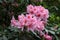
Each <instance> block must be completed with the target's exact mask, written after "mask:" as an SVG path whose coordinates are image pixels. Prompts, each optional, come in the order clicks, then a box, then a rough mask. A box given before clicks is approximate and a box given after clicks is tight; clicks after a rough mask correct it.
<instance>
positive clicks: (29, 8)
mask: <svg viewBox="0 0 60 40" xmlns="http://www.w3.org/2000/svg"><path fill="white" fill-rule="evenodd" d="M33 9H34V8H33V5H31V4H30V5H28V6H27V13H31V14H33V13H34V11H33Z"/></svg>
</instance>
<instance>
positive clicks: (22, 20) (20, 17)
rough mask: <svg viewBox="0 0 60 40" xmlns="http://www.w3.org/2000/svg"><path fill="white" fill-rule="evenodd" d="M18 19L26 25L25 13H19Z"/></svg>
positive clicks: (21, 23)
mask: <svg viewBox="0 0 60 40" xmlns="http://www.w3.org/2000/svg"><path fill="white" fill-rule="evenodd" d="M18 21H19V22H20V25H21V26H24V25H25V16H24V15H23V14H21V15H18Z"/></svg>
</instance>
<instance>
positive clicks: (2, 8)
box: [0, 0, 60, 40]
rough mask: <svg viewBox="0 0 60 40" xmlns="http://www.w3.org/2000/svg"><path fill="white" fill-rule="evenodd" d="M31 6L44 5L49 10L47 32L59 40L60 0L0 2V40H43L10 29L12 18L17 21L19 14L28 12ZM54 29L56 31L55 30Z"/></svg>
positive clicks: (55, 39) (6, 0)
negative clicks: (27, 9) (27, 8)
mask: <svg viewBox="0 0 60 40" xmlns="http://www.w3.org/2000/svg"><path fill="white" fill-rule="evenodd" d="M29 4H33V5H42V6H44V7H45V8H47V9H48V10H49V13H50V17H49V19H48V24H47V26H48V28H47V27H46V29H45V31H48V32H49V33H50V34H51V35H53V36H55V37H54V40H59V39H58V38H59V37H60V36H59V35H60V0H42V1H41V0H0V40H43V39H39V38H38V37H36V36H34V34H31V33H28V32H26V33H25V32H21V31H20V30H18V29H17V28H9V27H8V26H10V20H11V18H12V16H13V15H14V16H15V18H16V19H17V16H18V15H19V14H21V13H24V12H26V6H27V5H29ZM56 25H58V26H57V27H56ZM54 28H56V30H53V29H54ZM20 33H21V34H20Z"/></svg>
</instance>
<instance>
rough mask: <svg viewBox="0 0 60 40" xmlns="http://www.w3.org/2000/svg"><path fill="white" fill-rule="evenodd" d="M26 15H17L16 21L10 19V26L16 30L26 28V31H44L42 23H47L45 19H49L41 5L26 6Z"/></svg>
mask: <svg viewBox="0 0 60 40" xmlns="http://www.w3.org/2000/svg"><path fill="white" fill-rule="evenodd" d="M27 13H28V14H26V15H24V14H21V15H18V20H16V19H15V18H14V17H12V20H11V25H12V26H15V27H18V28H24V27H26V28H27V30H28V31H34V30H37V31H42V30H44V28H45V27H44V26H45V25H44V23H45V22H47V18H48V17H49V12H48V10H47V9H45V8H44V7H42V6H41V5H40V6H33V5H31V4H30V5H28V6H27Z"/></svg>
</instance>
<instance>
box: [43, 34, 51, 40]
mask: <svg viewBox="0 0 60 40" xmlns="http://www.w3.org/2000/svg"><path fill="white" fill-rule="evenodd" d="M44 38H45V39H46V40H52V37H51V36H50V35H48V34H45V35H44Z"/></svg>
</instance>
